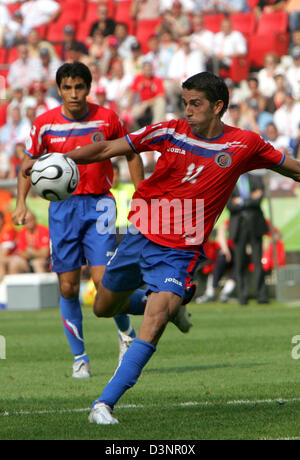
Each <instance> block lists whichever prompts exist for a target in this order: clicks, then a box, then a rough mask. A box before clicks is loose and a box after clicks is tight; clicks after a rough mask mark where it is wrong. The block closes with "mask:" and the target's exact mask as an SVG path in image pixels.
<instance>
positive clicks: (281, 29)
mask: <svg viewBox="0 0 300 460" xmlns="http://www.w3.org/2000/svg"><path fill="white" fill-rule="evenodd" d="M287 31H288V14H287V13H286V12H285V11H274V12H272V13H262V14H261V16H260V17H259V19H258V24H257V31H256V32H257V34H258V35H267V34H270V33H272V32H277V33H285V32H287Z"/></svg>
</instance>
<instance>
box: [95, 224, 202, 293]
mask: <svg viewBox="0 0 300 460" xmlns="http://www.w3.org/2000/svg"><path fill="white" fill-rule="evenodd" d="M203 260H205V256H204V254H203V253H201V252H200V251H183V250H180V249H172V248H167V247H164V246H160V245H158V244H156V243H153V242H152V241H150V240H149V239H148V238H146V237H145V236H144V235H142V234H141V233H138V234H132V233H130V232H128V233H127V234H126V235H125V237H124V239H123V241H122V242H121V244H120V246H119V247H118V249H117V250H116V252H115V254H114V255H113V257H112V258H111V259H110V261H109V262H108V264H107V267H106V270H105V274H104V277H103V279H102V284H103V286H104V287H106V288H107V289H109V290H111V291H113V292H122V291H131V290H135V289H137V288H139V287H140V286H142V285H143V284H146V285H147V288H148V291H152V292H161V291H169V292H173V293H174V294H177V295H179V296H180V297H182V296H183V295H184V291H185V287H186V284H187V283H188V282H189V281H190V280H191V278H192V276H193V274H194V272H195V270H196V268H197V266H198V264H199V263H200V262H202V261H203Z"/></svg>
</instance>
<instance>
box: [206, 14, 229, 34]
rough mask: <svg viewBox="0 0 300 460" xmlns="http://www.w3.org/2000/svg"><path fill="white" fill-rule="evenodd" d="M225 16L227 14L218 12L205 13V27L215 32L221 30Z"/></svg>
mask: <svg viewBox="0 0 300 460" xmlns="http://www.w3.org/2000/svg"><path fill="white" fill-rule="evenodd" d="M224 18H225V15H224V14H222V13H218V14H205V15H204V24H205V29H208V30H211V32H213V33H214V34H215V33H217V32H220V30H221V22H222V21H223V19H224Z"/></svg>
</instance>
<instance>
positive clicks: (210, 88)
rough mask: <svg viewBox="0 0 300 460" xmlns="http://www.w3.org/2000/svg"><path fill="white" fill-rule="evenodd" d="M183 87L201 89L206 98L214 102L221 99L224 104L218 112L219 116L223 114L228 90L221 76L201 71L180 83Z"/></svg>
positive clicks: (227, 101) (225, 108) (226, 106)
mask: <svg viewBox="0 0 300 460" xmlns="http://www.w3.org/2000/svg"><path fill="white" fill-rule="evenodd" d="M182 88H183V89H187V90H189V91H190V90H195V91H199V92H200V91H202V92H203V93H204V94H205V96H206V98H207V100H208V101H209V102H211V103H212V104H214V103H215V102H217V101H219V100H221V101H223V103H224V106H223V108H222V110H221V112H220V114H219V116H220V118H221V117H222V116H223V115H224V113H225V112H226V110H227V108H228V104H229V91H228V88H227V85H226V83H225V82H224V80H223V79H222V78H221V77H218V76H217V75H214V74H213V73H210V72H201V73H198V74H196V75H193V76H192V77H190V78H188V79H187V80H186V81H185V82H183V84H182Z"/></svg>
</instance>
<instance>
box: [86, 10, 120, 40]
mask: <svg viewBox="0 0 300 460" xmlns="http://www.w3.org/2000/svg"><path fill="white" fill-rule="evenodd" d="M115 27H116V22H115V20H114V19H113V18H110V17H109V16H108V7H107V5H105V3H99V6H98V20H97V21H95V22H94V23H93V24H92V26H91V30H90V33H89V36H90V37H92V36H93V34H94V32H95V31H96V30H100V32H101V33H102V35H104V37H107V36H108V35H113V34H114V32H115Z"/></svg>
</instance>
